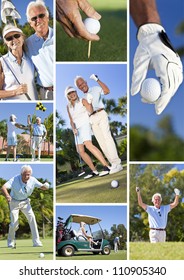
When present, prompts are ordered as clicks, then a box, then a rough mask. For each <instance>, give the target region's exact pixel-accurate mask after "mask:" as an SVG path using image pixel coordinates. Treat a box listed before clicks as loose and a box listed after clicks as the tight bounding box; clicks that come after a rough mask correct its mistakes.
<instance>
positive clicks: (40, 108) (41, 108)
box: [36, 102, 47, 112]
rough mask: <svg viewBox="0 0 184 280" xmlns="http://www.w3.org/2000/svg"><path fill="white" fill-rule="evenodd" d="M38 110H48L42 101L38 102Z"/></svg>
mask: <svg viewBox="0 0 184 280" xmlns="http://www.w3.org/2000/svg"><path fill="white" fill-rule="evenodd" d="M36 110H40V111H43V112H45V111H46V110H47V108H46V107H44V106H43V104H42V103H41V102H38V103H37V104H36Z"/></svg>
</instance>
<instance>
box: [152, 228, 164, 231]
mask: <svg viewBox="0 0 184 280" xmlns="http://www.w3.org/2000/svg"><path fill="white" fill-rule="evenodd" d="M150 229H152V230H159V231H165V228H150Z"/></svg>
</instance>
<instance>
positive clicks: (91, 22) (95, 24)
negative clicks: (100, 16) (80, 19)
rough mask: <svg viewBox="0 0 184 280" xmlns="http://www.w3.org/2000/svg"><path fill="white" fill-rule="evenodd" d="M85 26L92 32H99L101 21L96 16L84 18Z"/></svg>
mask: <svg viewBox="0 0 184 280" xmlns="http://www.w3.org/2000/svg"><path fill="white" fill-rule="evenodd" d="M84 26H85V27H86V29H87V31H88V32H89V33H91V34H97V33H98V32H99V31H100V22H99V21H98V20H97V19H94V18H86V19H85V20H84Z"/></svg>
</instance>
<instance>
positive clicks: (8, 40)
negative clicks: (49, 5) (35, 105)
mask: <svg viewBox="0 0 184 280" xmlns="http://www.w3.org/2000/svg"><path fill="white" fill-rule="evenodd" d="M2 35H3V39H4V43H5V45H6V46H7V47H8V52H7V54H5V55H3V56H1V58H0V99H2V100H3V99H4V100H15V99H18V100H37V99H38V94H37V90H36V86H35V82H34V77H35V69H34V65H33V63H32V61H31V60H30V59H29V58H28V57H27V56H26V53H25V51H24V34H23V32H22V30H21V29H20V28H18V27H16V26H14V25H11V24H8V25H6V26H5V27H4V29H3V32H2Z"/></svg>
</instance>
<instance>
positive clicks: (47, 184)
mask: <svg viewBox="0 0 184 280" xmlns="http://www.w3.org/2000/svg"><path fill="white" fill-rule="evenodd" d="M44 187H45V188H46V189H47V190H48V189H49V187H50V185H49V183H48V182H45V183H44Z"/></svg>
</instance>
